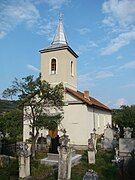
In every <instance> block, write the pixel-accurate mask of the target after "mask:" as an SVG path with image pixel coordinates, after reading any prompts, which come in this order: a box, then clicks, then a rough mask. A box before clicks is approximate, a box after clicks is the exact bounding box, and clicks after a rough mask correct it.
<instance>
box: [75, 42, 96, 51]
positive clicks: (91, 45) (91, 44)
mask: <svg viewBox="0 0 135 180" xmlns="http://www.w3.org/2000/svg"><path fill="white" fill-rule="evenodd" d="M95 47H98V45H97V44H96V43H95V42H94V41H89V42H88V43H87V44H86V45H80V46H79V48H78V50H77V53H78V54H82V53H84V52H87V51H90V50H91V49H92V48H95Z"/></svg>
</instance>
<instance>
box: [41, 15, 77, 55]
mask: <svg viewBox="0 0 135 180" xmlns="http://www.w3.org/2000/svg"><path fill="white" fill-rule="evenodd" d="M63 49H67V50H68V51H69V52H70V53H72V54H73V55H74V56H75V57H76V58H77V57H78V55H77V54H76V53H75V52H74V51H73V50H72V49H71V48H70V47H69V45H68V42H67V38H66V35H65V33H64V28H63V23H62V14H61V15H60V17H59V22H58V26H57V30H56V33H55V36H54V38H53V41H52V42H51V44H50V46H49V47H47V48H45V49H41V50H40V51H39V52H40V53H46V52H50V51H57V50H63Z"/></svg>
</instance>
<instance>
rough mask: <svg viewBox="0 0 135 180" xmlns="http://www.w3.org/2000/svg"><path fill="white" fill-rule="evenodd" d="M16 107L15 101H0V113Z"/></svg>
mask: <svg viewBox="0 0 135 180" xmlns="http://www.w3.org/2000/svg"><path fill="white" fill-rule="evenodd" d="M16 105H17V101H9V100H2V99H0V113H2V112H7V111H10V110H11V109H14V108H15V107H16Z"/></svg>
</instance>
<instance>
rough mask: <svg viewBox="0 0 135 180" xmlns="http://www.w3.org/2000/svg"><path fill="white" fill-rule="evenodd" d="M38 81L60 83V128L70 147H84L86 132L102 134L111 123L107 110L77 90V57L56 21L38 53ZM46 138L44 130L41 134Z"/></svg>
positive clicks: (25, 134) (104, 106) (61, 26)
mask: <svg viewBox="0 0 135 180" xmlns="http://www.w3.org/2000/svg"><path fill="white" fill-rule="evenodd" d="M40 54H41V76H42V79H43V80H45V81H47V82H49V83H50V84H52V85H56V84H58V83H61V82H62V83H63V85H64V88H65V94H64V102H65V106H64V107H63V109H64V119H63V120H62V122H61V127H62V128H63V129H66V131H67V134H68V135H69V138H70V144H71V145H73V146H77V147H86V146H87V144H88V139H89V137H90V133H93V130H96V134H99V135H100V134H102V133H103V132H104V129H105V128H106V125H107V124H108V123H109V124H110V125H111V123H112V116H111V110H110V109H109V108H108V107H107V106H106V105H104V104H102V103H101V102H99V101H98V100H96V99H95V98H93V97H91V96H90V95H89V91H84V92H81V91H79V90H78V89H77V58H78V55H77V54H76V53H75V51H74V50H73V49H72V48H71V47H70V46H69V44H68V42H67V38H66V35H65V33H64V29H63V23H62V19H61V18H60V19H59V22H58V27H57V30H56V34H55V36H54V39H53V41H52V42H51V44H50V46H49V47H47V48H45V49H42V50H40ZM28 129H29V126H28V124H24V135H23V140H24V141H25V140H26V139H28V136H29V133H28V132H29V130H28ZM42 133H43V135H47V133H46V131H44V132H43V131H42Z"/></svg>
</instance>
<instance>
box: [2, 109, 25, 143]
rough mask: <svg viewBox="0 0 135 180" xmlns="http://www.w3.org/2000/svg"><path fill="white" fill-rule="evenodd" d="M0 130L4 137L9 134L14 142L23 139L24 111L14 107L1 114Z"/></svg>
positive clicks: (9, 137)
mask: <svg viewBox="0 0 135 180" xmlns="http://www.w3.org/2000/svg"><path fill="white" fill-rule="evenodd" d="M0 131H1V132H2V134H3V135H4V137H5V136H6V135H7V134H8V139H9V140H11V141H14V142H17V141H20V140H22V111H21V110H20V109H17V108H16V109H12V110H11V111H9V112H4V113H2V114H1V115H0Z"/></svg>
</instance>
